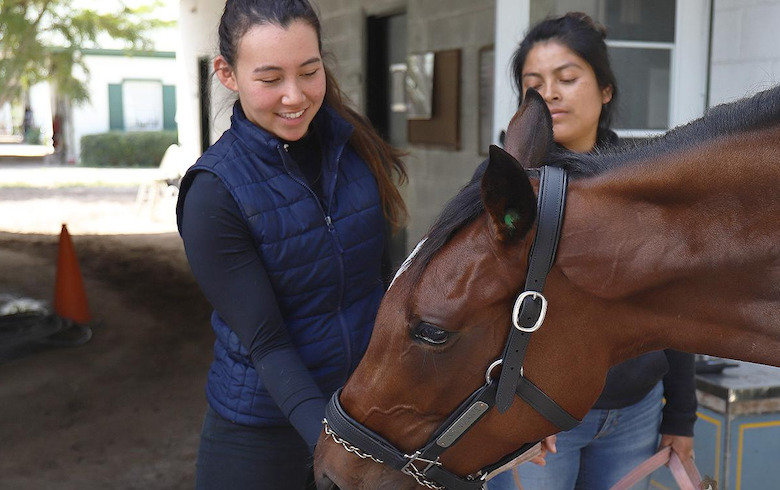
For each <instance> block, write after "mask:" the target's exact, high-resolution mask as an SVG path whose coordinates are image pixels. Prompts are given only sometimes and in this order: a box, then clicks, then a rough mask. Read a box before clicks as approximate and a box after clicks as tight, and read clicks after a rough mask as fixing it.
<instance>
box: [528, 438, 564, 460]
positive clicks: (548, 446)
mask: <svg viewBox="0 0 780 490" xmlns="http://www.w3.org/2000/svg"><path fill="white" fill-rule="evenodd" d="M557 439H558V436H555V435H552V436H547V437H545V438H544V439H542V445H541V449H542V453H541V454H540V455H539V456H537V457H535V458H534V459H532V460H531V462H532V463H534V464H538V465H539V466H545V465H547V459H545V458H546V457H547V453H548V452H550V453H552V454H555V453H557V452H558V448H556V447H555V441H556V440H557Z"/></svg>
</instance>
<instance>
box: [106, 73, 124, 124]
mask: <svg viewBox="0 0 780 490" xmlns="http://www.w3.org/2000/svg"><path fill="white" fill-rule="evenodd" d="M108 129H110V130H112V131H124V129H125V113H124V110H123V109H122V84H116V83H109V84H108Z"/></svg>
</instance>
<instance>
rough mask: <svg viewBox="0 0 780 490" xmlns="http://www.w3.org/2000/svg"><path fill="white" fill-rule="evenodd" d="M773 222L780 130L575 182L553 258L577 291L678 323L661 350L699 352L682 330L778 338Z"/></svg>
mask: <svg viewBox="0 0 780 490" xmlns="http://www.w3.org/2000/svg"><path fill="white" fill-rule="evenodd" d="M779 216H780V128H776V129H772V130H765V131H763V132H759V133H754V134H746V135H741V136H740V137H739V138H733V139H730V140H727V141H726V140H722V141H719V142H713V143H710V144H708V145H706V146H702V147H699V148H696V149H693V150H689V151H687V152H678V153H677V154H674V155H666V156H663V157H660V158H658V160H657V161H655V162H645V163H644V164H642V165H636V166H629V167H626V168H623V169H622V170H620V171H615V172H612V173H610V174H607V175H604V176H601V177H599V178H595V179H588V180H583V181H579V182H573V183H572V184H571V186H570V194H569V198H568V204H567V210H566V218H565V224H564V229H563V237H562V240H561V245H560V250H559V254H558V262H557V263H558V266H559V267H560V268H561V270H562V272H563V274H564V275H565V276H567V278H568V279H569V280H570V281H571V282H572V283H573V284H574V285H576V287H578V288H579V289H581V290H585V291H587V292H588V293H590V294H592V295H594V296H596V297H599V298H603V299H608V300H612V301H618V302H620V303H621V304H632V305H634V306H635V308H637V312H638V311H644V312H646V313H649V314H645V315H644V318H647V320H648V322H654V323H658V321H662V322H664V323H665V324H666V326H667V327H668V326H669V323H678V324H680V325H682V327H681V329H680V331H679V332H677V333H678V334H680V335H684V336H686V337H685V338H674V339H671V343H670V342H669V341H670V339H669V338H667V337H666V336H668V335H669V334H666V333H664V334H662V337H663V338H660V339H657V340H658V341H659V342H661V343H663V344H670V346H672V347H678V348H686V347H688V348H689V350H694V349H692V348H690V347H696V348H697V349H698V348H699V347H701V345H700V342H699V340H698V339H693V337H691V336H690V335H688V334H690V333H691V332H690V331H689V329H690V328H699V329H704V330H707V331H709V332H710V333H711V334H713V335H723V334H726V333H728V332H727V330H725V331H724V330H723V329H724V328H726V329H727V328H729V326H731V327H732V328H738V329H740V330H741V331H742V332H745V331H748V332H753V334H751V335H755V338H754V340H755V341H760V340H762V339H764V338H765V337H771V338H774V337H775V336H776V337H778V338H779V339H780V313H778V312H779V311H780V287H778V284H780V218H778V217H779ZM650 314H652V315H653V317H652V318H651V317H650ZM648 328H651V327H650V326H648ZM667 330H668V328H667ZM694 337H695V336H694ZM692 339H693V340H692ZM691 341H693V343H694V344H696V345H693V346H692V345H690V344H691ZM705 347H706V346H705ZM710 347H711V348H708V350H709V351H712V352H707V353H714V354H716V355H723V356H724V357H742V358H745V357H749V356H745V355H743V354H742V353H739V352H738V353H733V352H725V351H722V352H714V351H713V349H714V350H717V349H718V347H717V346H716V345H714V344H713V346H710ZM698 351H699V352H703V350H700V349H698ZM775 357H778V356H777V355H776V354H775ZM747 360H756V361H758V362H767V361H766V360H765V359H759V358H754V359H747ZM778 361H780V359H778Z"/></svg>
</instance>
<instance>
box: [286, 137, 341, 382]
mask: <svg viewBox="0 0 780 490" xmlns="http://www.w3.org/2000/svg"><path fill="white" fill-rule="evenodd" d="M282 147H283V149H284V153H288V152H289V147H290V145H288V144H287V143H284V145H282ZM279 152H280V153H282V151H281V149H280V150H279ZM342 153H343V148H342V150H341V151H339V153H338V155H336V161H337V162H338V161H339V160H340V159H341V154H342ZM282 162H286V160H285V156H284V155H282ZM284 169H285V171H286V172H287V175H289V176H290V178H291V179H293V180H294V181H295V182H297V183H299V184H300V185H302V186H303V187H304V189H306V190H307V191H309V193H310V194H311V195H312V196H313V197H314V202H316V203H317V206H318V207H319V208H320V212H322V215H323V216H324V217H325V225H326V226H327V227H328V232H329V233H330V236H331V238H332V240H333V243H334V245H335V246H336V250H337V251H338V253H337V254H336V256H337V258H338V269H339V283H338V304H337V305H338V306H337V307H336V316H337V317H338V322H339V327H340V328H341V337H342V343H343V344H344V355H345V356H346V365H345V369H344V380H345V382H346V377H347V375H348V374H349V371H350V369H351V368H352V342H351V341H350V337H349V327H348V325H346V324H345V323H344V315H343V312H342V308H341V306H342V303H343V301H344V287H345V282H346V280H345V278H344V257H343V256H342V254H343V253H344V247H343V246H342V245H341V240H340V239H339V234H338V232H337V231H336V227H335V226H333V219H332V218H331V216H330V203H331V202H332V201H333V199H330V197H331V196H330V194H331V192H328V198H329V199H328V210H327V211H326V210H325V208H324V207H323V206H322V203H321V202H320V198H319V197H317V193H316V192H314V190H313V189H312V188H311V187H309V185H308V184H307V183H306V182H304V181H303V180H301V179H300V178H298V176H296V175H294V174H293V173H292V172H290V170H289V168H288V167H287V165H286V164H285V165H284ZM322 170H323V175H324V172H325V169H324V168H323V169H322ZM337 178H338V172H336V176H335V177H334V178H333V184H332V185H331V187H332V188H333V189H335V186H336V179H337ZM323 179H324V177H323Z"/></svg>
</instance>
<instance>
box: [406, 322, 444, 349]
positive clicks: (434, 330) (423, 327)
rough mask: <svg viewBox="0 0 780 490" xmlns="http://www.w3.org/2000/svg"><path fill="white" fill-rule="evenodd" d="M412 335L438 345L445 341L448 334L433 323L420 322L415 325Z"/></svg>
mask: <svg viewBox="0 0 780 490" xmlns="http://www.w3.org/2000/svg"><path fill="white" fill-rule="evenodd" d="M414 336H415V337H416V338H418V339H420V340H422V341H423V342H426V343H428V344H433V345H440V344H443V343H445V342H447V339H448V338H449V336H450V334H449V332H447V331H446V330H442V329H440V328H439V327H437V326H435V325H431V324H430V323H425V322H422V323H420V324H419V325H417V327H415V329H414Z"/></svg>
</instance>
